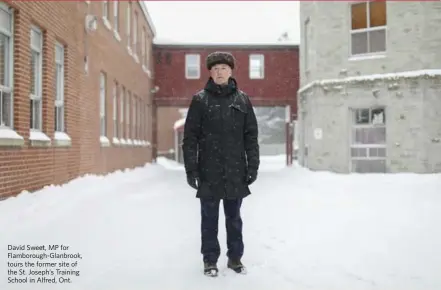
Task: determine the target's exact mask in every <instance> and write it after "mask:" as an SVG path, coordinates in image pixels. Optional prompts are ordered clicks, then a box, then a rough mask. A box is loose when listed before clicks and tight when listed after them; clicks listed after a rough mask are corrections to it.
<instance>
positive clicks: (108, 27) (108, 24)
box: [103, 16, 112, 30]
mask: <svg viewBox="0 0 441 290" xmlns="http://www.w3.org/2000/svg"><path fill="white" fill-rule="evenodd" d="M103 22H104V26H106V27H107V29H109V30H111V29H112V25H110V22H109V19H107V18H106V17H104V16H103Z"/></svg>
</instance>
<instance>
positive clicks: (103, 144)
mask: <svg viewBox="0 0 441 290" xmlns="http://www.w3.org/2000/svg"><path fill="white" fill-rule="evenodd" d="M100 143H101V147H109V146H110V141H109V138H107V137H106V136H100Z"/></svg>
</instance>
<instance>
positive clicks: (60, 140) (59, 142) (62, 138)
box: [54, 132, 72, 147]
mask: <svg viewBox="0 0 441 290" xmlns="http://www.w3.org/2000/svg"><path fill="white" fill-rule="evenodd" d="M54 146H57V147H70V146H72V139H71V138H70V137H69V135H67V134H66V133H65V132H55V134H54Z"/></svg>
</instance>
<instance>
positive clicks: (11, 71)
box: [0, 3, 14, 138]
mask: <svg viewBox="0 0 441 290" xmlns="http://www.w3.org/2000/svg"><path fill="white" fill-rule="evenodd" d="M0 9H2V10H4V11H6V12H8V13H9V16H10V23H9V25H10V27H11V31H7V30H4V29H2V28H1V27H0V32H1V33H2V34H5V35H6V36H7V37H9V45H8V46H9V47H8V50H9V53H8V64H9V65H8V67H7V70H8V71H7V72H6V73H7V77H8V79H9V86H8V87H6V86H3V85H0V91H2V92H7V93H10V96H11V97H10V98H11V104H10V106H11V108H10V112H9V123H10V126H6V125H4V124H2V123H1V120H0V128H2V129H6V128H8V129H11V130H13V128H14V96H13V88H14V63H13V62H14V33H13V31H14V11H13V9H12V8H9V6H7V5H5V4H4V3H0ZM0 106H1V103H0ZM0 138H1V137H0Z"/></svg>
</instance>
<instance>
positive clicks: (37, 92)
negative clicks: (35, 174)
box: [30, 26, 43, 131]
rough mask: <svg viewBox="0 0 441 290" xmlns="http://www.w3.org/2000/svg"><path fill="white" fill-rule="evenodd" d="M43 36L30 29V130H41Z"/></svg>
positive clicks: (33, 28) (35, 29)
mask: <svg viewBox="0 0 441 290" xmlns="http://www.w3.org/2000/svg"><path fill="white" fill-rule="evenodd" d="M42 51H43V34H42V31H41V30H40V29H39V28H37V27H35V26H33V27H32V28H31V95H30V102H31V104H30V106H31V115H30V116H31V118H30V128H31V129H34V130H40V131H41V130H42V124H41V123H42V111H43V107H42V105H43V104H42V93H43V89H42V82H43V55H42Z"/></svg>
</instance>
